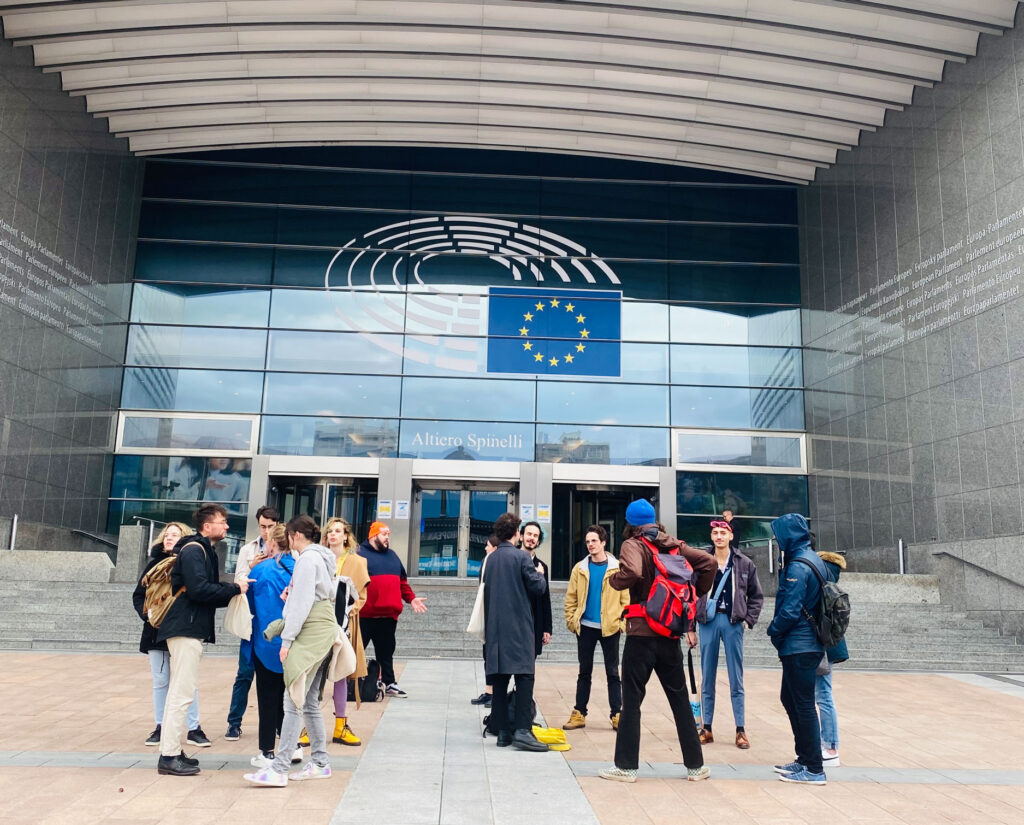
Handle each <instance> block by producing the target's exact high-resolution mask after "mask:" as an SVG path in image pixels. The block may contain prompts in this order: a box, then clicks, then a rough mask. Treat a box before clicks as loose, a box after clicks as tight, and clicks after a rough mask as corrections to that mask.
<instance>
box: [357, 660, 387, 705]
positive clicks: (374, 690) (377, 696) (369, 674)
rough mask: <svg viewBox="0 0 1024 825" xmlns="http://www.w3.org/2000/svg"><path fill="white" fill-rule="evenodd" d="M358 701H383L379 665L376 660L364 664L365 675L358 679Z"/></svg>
mask: <svg viewBox="0 0 1024 825" xmlns="http://www.w3.org/2000/svg"><path fill="white" fill-rule="evenodd" d="M359 701H361V702H383V701H384V683H383V682H382V681H381V680H380V664H379V663H378V662H377V660H376V659H370V661H368V662H367V663H366V675H365V676H360V677H359Z"/></svg>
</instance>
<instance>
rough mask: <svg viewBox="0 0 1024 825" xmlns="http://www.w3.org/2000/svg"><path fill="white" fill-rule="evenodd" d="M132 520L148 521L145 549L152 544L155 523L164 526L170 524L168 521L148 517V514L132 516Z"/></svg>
mask: <svg viewBox="0 0 1024 825" xmlns="http://www.w3.org/2000/svg"><path fill="white" fill-rule="evenodd" d="M132 520H133V521H136V522H139V521H148V522H149V541H148V542H146V549H147V550H148V549H149V548H150V547H152V546H153V528H154V527H155V526H156V525H157V524H159V525H161V526H162V527H166V526H167V525H168V524H170V522H169V521H158V520H157V519H153V518H149V517H148V516H132Z"/></svg>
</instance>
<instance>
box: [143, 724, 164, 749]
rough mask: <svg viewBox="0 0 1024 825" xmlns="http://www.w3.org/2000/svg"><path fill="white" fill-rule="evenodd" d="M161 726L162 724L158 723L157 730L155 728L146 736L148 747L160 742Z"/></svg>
mask: <svg viewBox="0 0 1024 825" xmlns="http://www.w3.org/2000/svg"><path fill="white" fill-rule="evenodd" d="M160 728H161V726H160V725H157V726H156V730H154V731H153V732H152V733H151V734H150V735H149V736H147V737H146V746H147V747H151V746H153V745H159V744H160Z"/></svg>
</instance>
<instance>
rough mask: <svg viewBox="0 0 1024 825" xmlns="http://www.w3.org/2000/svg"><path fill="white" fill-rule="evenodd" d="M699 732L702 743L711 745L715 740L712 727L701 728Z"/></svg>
mask: <svg viewBox="0 0 1024 825" xmlns="http://www.w3.org/2000/svg"><path fill="white" fill-rule="evenodd" d="M697 734H698V736H700V743H701V744H702V745H710V744H711V743H712V742H714V741H715V737H714V736H713V735H712V733H711V728H701V729H700V730H699V731H697Z"/></svg>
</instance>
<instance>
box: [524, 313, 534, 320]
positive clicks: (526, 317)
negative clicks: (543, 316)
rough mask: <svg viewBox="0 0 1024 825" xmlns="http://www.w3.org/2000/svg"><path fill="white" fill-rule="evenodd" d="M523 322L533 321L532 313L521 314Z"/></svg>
mask: <svg viewBox="0 0 1024 825" xmlns="http://www.w3.org/2000/svg"><path fill="white" fill-rule="evenodd" d="M523 320H524V321H532V320H533V313H532V312H526V313H524V314H523Z"/></svg>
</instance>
